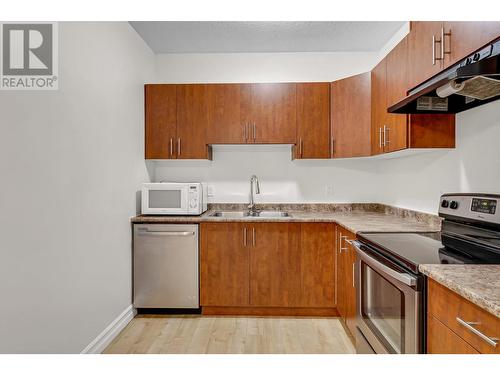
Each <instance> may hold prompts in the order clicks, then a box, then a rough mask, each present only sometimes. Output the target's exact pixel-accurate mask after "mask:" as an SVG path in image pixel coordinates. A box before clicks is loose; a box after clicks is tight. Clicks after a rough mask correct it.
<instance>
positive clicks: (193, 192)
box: [188, 185, 200, 211]
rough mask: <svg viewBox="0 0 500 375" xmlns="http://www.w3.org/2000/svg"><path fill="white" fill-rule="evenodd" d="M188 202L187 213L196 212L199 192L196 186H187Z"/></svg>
mask: <svg viewBox="0 0 500 375" xmlns="http://www.w3.org/2000/svg"><path fill="white" fill-rule="evenodd" d="M188 202H189V207H188V211H197V210H198V206H199V204H200V190H199V188H198V186H196V185H191V186H189V192H188Z"/></svg>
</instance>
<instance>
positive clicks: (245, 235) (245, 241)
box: [243, 227, 247, 247]
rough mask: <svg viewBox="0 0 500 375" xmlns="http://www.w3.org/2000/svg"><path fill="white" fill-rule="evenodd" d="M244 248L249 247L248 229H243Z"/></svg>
mask: <svg viewBox="0 0 500 375" xmlns="http://www.w3.org/2000/svg"><path fill="white" fill-rule="evenodd" d="M243 246H244V247H246V246H247V228H246V227H245V228H243Z"/></svg>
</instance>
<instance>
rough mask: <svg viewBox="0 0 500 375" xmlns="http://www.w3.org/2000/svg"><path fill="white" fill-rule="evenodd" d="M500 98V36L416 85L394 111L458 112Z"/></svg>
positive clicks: (393, 106)
mask: <svg viewBox="0 0 500 375" xmlns="http://www.w3.org/2000/svg"><path fill="white" fill-rule="evenodd" d="M497 99H500V39H497V40H496V41H495V42H493V43H492V44H490V45H488V46H487V47H484V48H483V49H481V50H480V51H478V52H476V53H474V54H472V55H470V56H468V57H467V58H465V59H463V60H462V61H460V62H458V63H456V64H455V65H452V66H451V67H449V68H448V69H446V70H444V71H442V72H441V73H439V74H437V75H435V76H434V77H432V78H431V79H429V80H427V81H426V82H424V83H422V84H421V85H419V86H417V87H415V88H414V89H413V90H411V91H410V92H409V93H408V96H407V97H406V98H404V99H403V100H401V101H400V102H399V103H396V104H394V105H392V106H391V107H389V108H388V109H387V111H388V112H390V113H458V112H462V111H465V110H467V109H470V108H473V107H477V106H480V105H482V104H485V103H489V102H491V101H494V100H497Z"/></svg>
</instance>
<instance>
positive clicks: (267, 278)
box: [248, 223, 300, 307]
mask: <svg viewBox="0 0 500 375" xmlns="http://www.w3.org/2000/svg"><path fill="white" fill-rule="evenodd" d="M248 230H249V235H248V246H249V253H250V304H251V305H252V306H263V307H299V306H300V248H299V245H300V241H299V235H300V224H296V223H252V224H251V225H248Z"/></svg>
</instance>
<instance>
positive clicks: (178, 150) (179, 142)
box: [177, 138, 181, 156]
mask: <svg viewBox="0 0 500 375" xmlns="http://www.w3.org/2000/svg"><path fill="white" fill-rule="evenodd" d="M177 156H181V139H180V138H177Z"/></svg>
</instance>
